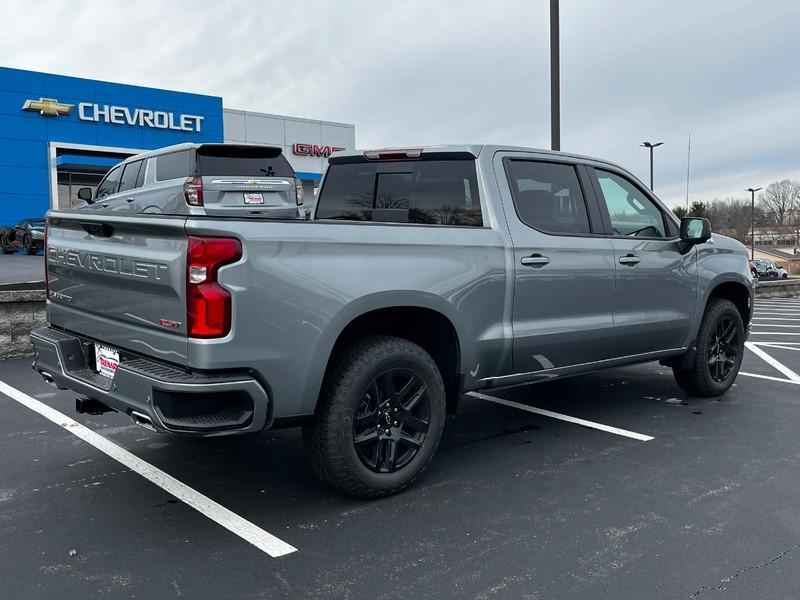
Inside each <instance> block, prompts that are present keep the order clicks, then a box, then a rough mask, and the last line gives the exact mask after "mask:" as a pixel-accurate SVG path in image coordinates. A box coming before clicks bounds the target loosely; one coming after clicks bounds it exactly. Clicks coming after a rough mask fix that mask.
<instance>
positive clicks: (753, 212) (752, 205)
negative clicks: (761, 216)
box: [745, 187, 761, 260]
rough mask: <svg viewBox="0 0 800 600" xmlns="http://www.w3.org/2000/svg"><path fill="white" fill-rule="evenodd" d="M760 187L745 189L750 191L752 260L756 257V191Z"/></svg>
mask: <svg viewBox="0 0 800 600" xmlns="http://www.w3.org/2000/svg"><path fill="white" fill-rule="evenodd" d="M760 189H761V188H760V187H757V188H751V187H750V188H747V189H746V190H745V191H746V192H750V260H753V259H754V258H755V257H756V192H757V191H758V190H760Z"/></svg>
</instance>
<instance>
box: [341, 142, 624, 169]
mask: <svg viewBox="0 0 800 600" xmlns="http://www.w3.org/2000/svg"><path fill="white" fill-rule="evenodd" d="M409 149H414V150H422V151H423V153H424V152H430V153H433V152H435V153H437V154H450V153H452V154H464V153H467V154H471V155H472V156H474V157H475V158H478V156H480V154H481V152H489V153H492V154H494V153H495V152H526V153H535V154H545V155H550V156H561V157H564V158H567V159H569V160H578V161H587V162H589V161H591V162H595V163H603V164H606V165H610V166H613V167H617V168H619V169H623V167H621V166H620V165H617V164H616V163H613V162H610V161H608V160H604V159H602V158H596V157H594V156H586V155H583V154H574V153H572V152H560V151H555V150H545V149H543V148H530V147H526V146H504V145H500V144H442V145H431V146H414V145H408V146H402V147H401V146H394V147H389V148H360V149H355V150H342V151H338V152H334V153H333V154H332V155H331V157H332V158H333V159H334V161H333V162H336V161H335V159H338V158H356V157H361V156H363V155H364V153H365V152H369V151H375V152H378V151H392V150H398V151H399V150H409Z"/></svg>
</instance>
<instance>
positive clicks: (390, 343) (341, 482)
mask: <svg viewBox="0 0 800 600" xmlns="http://www.w3.org/2000/svg"><path fill="white" fill-rule="evenodd" d="M444 419H445V392H444V384H443V383H442V378H441V375H440V374H439V370H438V368H437V366H436V363H435V362H434V361H433V359H432V358H431V357H430V355H429V354H428V353H427V352H425V350H423V349H422V348H421V347H420V346H418V345H416V344H414V343H412V342H410V341H408V340H405V339H402V338H396V337H390V336H369V337H366V338H363V339H361V340H359V341H357V342H356V343H354V344H352V345H350V346H349V347H347V348H345V349H344V350H343V351H342V352H341V353H340V355H339V356H338V357H337V358H335V359H334V363H333V364H332V365H331V367H330V369H329V372H328V375H327V377H326V381H325V383H324V385H323V390H322V393H321V394H320V400H319V407H318V411H317V415H316V418H315V420H314V421H313V422H312V423H309V424H308V425H306V426H305V427H304V428H303V441H304V444H305V448H306V453H307V456H308V458H309V461H310V462H311V465H312V468H313V469H314V473H315V475H316V476H317V477H318V478H319V479H321V480H322V481H325V482H326V483H329V484H330V485H332V486H333V487H335V488H337V489H338V490H340V491H342V492H345V493H347V494H351V495H353V496H358V497H364V498H377V497H381V496H387V495H389V494H393V493H395V492H397V491H399V490H401V489H403V488H405V487H407V486H408V485H410V484H411V483H412V482H413V481H414V480H415V479H416V478H417V477H418V476H419V475H420V474H421V473H422V471H423V470H425V468H426V467H427V466H428V463H430V461H431V458H433V454H434V452H435V451H436V448H437V446H438V445H439V440H440V438H441V435H442V428H443V427H444Z"/></svg>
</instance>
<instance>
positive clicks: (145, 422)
mask: <svg viewBox="0 0 800 600" xmlns="http://www.w3.org/2000/svg"><path fill="white" fill-rule="evenodd" d="M131 418H132V419H133V422H134V423H136V424H137V425H138V426H139V427H144V428H145V429H149V430H150V431H155V430H156V427H155V425H153V420H152V419H151V418H150V417H148V416H147V415H145V414H143V413H140V412H136V411H135V410H132V411H131Z"/></svg>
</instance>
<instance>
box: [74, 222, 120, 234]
mask: <svg viewBox="0 0 800 600" xmlns="http://www.w3.org/2000/svg"><path fill="white" fill-rule="evenodd" d="M81 227H83V230H84V231H85V232H86V233H88V234H89V235H93V236H95V237H111V236H112V235H113V234H114V228H113V227H112V226H111V225H109V224H108V223H86V222H82V223H81Z"/></svg>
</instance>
